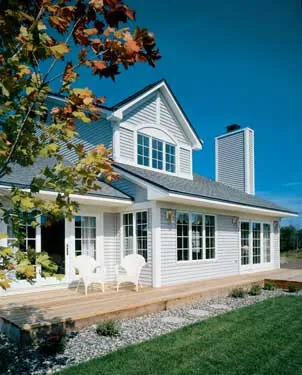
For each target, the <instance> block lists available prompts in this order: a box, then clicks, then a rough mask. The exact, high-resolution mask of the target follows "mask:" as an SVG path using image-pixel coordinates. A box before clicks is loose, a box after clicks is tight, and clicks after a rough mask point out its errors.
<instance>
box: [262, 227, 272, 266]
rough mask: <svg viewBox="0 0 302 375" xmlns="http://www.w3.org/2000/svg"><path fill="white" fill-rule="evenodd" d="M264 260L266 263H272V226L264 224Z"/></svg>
mask: <svg viewBox="0 0 302 375" xmlns="http://www.w3.org/2000/svg"><path fill="white" fill-rule="evenodd" d="M263 259H264V262H267V263H269V262H270V261H271V226H270V224H263Z"/></svg>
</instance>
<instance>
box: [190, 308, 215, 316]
mask: <svg viewBox="0 0 302 375" xmlns="http://www.w3.org/2000/svg"><path fill="white" fill-rule="evenodd" d="M188 314H189V315H193V316H195V317H198V318H199V317H200V318H202V317H204V316H209V315H211V314H210V312H209V311H207V310H200V309H194V310H189V311H188Z"/></svg>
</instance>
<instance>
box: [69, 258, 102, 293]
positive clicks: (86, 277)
mask: <svg viewBox="0 0 302 375" xmlns="http://www.w3.org/2000/svg"><path fill="white" fill-rule="evenodd" d="M74 268H75V270H77V271H78V272H79V277H80V279H79V282H78V286H77V291H78V290H79V286H80V284H81V281H83V284H84V287H85V295H86V296H87V291H88V287H89V285H91V284H94V283H96V284H102V291H103V292H104V290H105V267H102V266H101V265H100V264H98V263H97V262H96V261H95V259H93V258H91V257H89V256H88V255H79V256H77V257H76V258H75V260H74Z"/></svg>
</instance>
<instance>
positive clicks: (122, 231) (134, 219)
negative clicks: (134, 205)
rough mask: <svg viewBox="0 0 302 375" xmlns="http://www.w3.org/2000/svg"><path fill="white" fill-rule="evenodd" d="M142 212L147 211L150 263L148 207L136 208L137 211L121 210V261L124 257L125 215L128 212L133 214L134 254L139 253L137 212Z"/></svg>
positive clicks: (148, 256)
mask: <svg viewBox="0 0 302 375" xmlns="http://www.w3.org/2000/svg"><path fill="white" fill-rule="evenodd" d="M140 212H146V213H147V263H149V260H150V259H149V258H150V255H149V213H148V208H146V209H141V210H135V211H126V212H121V214H120V223H121V225H120V228H121V229H120V230H121V240H120V243H121V261H122V260H123V258H124V220H123V219H124V215H127V214H132V215H133V253H132V254H137V235H136V214H137V213H140Z"/></svg>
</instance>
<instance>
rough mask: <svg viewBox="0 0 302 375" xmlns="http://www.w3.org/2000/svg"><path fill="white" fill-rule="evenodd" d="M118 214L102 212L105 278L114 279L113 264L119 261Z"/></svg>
mask: <svg viewBox="0 0 302 375" xmlns="http://www.w3.org/2000/svg"><path fill="white" fill-rule="evenodd" d="M120 243H121V242H120V214H119V213H105V214H104V249H103V251H104V262H105V267H106V271H107V276H106V279H107V280H108V281H114V280H115V279H116V277H115V265H116V264H119V263H120V261H121V248H120Z"/></svg>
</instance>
